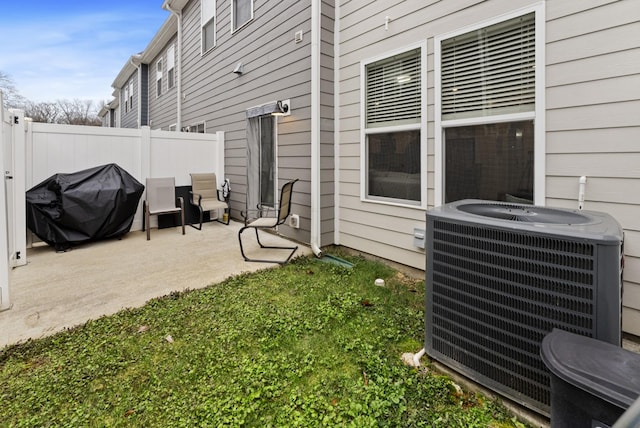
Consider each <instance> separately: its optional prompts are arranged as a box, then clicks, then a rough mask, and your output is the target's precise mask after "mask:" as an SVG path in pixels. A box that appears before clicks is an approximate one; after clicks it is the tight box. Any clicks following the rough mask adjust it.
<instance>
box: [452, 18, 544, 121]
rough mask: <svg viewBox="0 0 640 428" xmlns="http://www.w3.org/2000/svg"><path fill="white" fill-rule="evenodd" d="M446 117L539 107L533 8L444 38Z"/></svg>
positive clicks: (494, 113)
mask: <svg viewBox="0 0 640 428" xmlns="http://www.w3.org/2000/svg"><path fill="white" fill-rule="evenodd" d="M441 47H442V50H441V52H442V55H441V64H442V67H441V69H442V72H441V80H442V87H441V89H442V119H445V120H446V119H461V118H468V117H477V116H487V115H496V114H508V113H517V112H523V111H533V110H534V105H535V15H534V14H533V13H530V14H527V15H524V16H521V17H518V18H515V19H511V20H508V21H505V22H502V23H499V24H496V25H492V26H489V27H485V28H482V29H479V30H476V31H472V32H469V33H466V34H462V35H460V36H456V37H453V38H451V39H447V40H443V41H442V44H441Z"/></svg>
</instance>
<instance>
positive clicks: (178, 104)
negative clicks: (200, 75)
mask: <svg viewBox="0 0 640 428" xmlns="http://www.w3.org/2000/svg"><path fill="white" fill-rule="evenodd" d="M162 8H163V9H164V10H167V11H169V12H171V13H172V14H173V15H174V16H175V17H176V20H177V21H178V42H177V43H176V44H177V47H176V64H175V67H176V71H175V75H176V76H177V78H176V132H180V131H181V130H182V11H181V10H177V9H172V8H171V0H165V1H164V3H162Z"/></svg>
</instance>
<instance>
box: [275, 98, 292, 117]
mask: <svg viewBox="0 0 640 428" xmlns="http://www.w3.org/2000/svg"><path fill="white" fill-rule="evenodd" d="M271 114H272V115H273V116H289V115H290V114H291V100H282V101H278V102H276V108H275V111H273V113H271Z"/></svg>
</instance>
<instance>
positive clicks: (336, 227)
mask: <svg viewBox="0 0 640 428" xmlns="http://www.w3.org/2000/svg"><path fill="white" fill-rule="evenodd" d="M340 114H341V113H340V1H336V2H335V13H334V22H333V188H334V191H333V243H334V244H335V245H340V126H338V124H339V123H340Z"/></svg>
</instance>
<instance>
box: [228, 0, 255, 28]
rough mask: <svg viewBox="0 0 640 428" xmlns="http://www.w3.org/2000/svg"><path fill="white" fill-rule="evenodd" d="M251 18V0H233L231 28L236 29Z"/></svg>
mask: <svg viewBox="0 0 640 428" xmlns="http://www.w3.org/2000/svg"><path fill="white" fill-rule="evenodd" d="M251 18H253V1H252V0H233V29H234V30H235V29H238V28H240V27H242V26H243V25H244V24H246V23H247V22H249V20H251Z"/></svg>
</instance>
